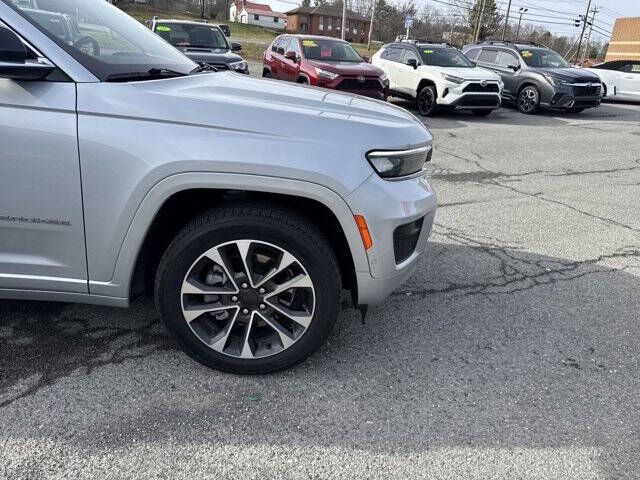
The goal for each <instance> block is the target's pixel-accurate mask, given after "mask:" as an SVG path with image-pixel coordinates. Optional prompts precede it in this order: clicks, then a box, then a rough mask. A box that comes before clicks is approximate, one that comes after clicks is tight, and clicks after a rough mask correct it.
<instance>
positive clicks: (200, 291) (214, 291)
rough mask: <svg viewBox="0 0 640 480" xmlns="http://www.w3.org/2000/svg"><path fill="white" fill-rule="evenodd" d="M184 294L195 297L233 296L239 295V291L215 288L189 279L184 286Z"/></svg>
mask: <svg viewBox="0 0 640 480" xmlns="http://www.w3.org/2000/svg"><path fill="white" fill-rule="evenodd" d="M182 293H183V294H187V293H189V294H194V295H232V294H235V293H238V291H237V290H228V289H226V288H220V287H214V286H211V285H207V284H205V283H202V282H200V281H198V280H196V279H194V278H189V279H187V280H186V281H185V282H184V284H183V285H182Z"/></svg>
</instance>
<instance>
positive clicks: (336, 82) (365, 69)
mask: <svg viewBox="0 0 640 480" xmlns="http://www.w3.org/2000/svg"><path fill="white" fill-rule="evenodd" d="M262 76H263V77H270V78H277V79H279V80H287V81H289V82H297V83H306V84H308V85H317V86H319V87H325V88H334V89H336V90H341V91H344V92H351V93H357V94H358V95H364V96H367V97H371V98H377V99H379V100H386V98H387V90H388V88H389V80H388V79H387V76H386V74H385V73H384V72H383V71H382V69H380V68H378V67H375V66H373V65H371V64H370V63H366V62H365V61H364V60H363V59H362V57H361V56H360V55H359V54H358V52H356V51H355V50H354V49H353V47H352V46H351V45H350V44H349V43H348V42H345V41H344V40H339V39H336V38H330V37H318V36H309V35H280V36H279V37H278V38H276V39H275V40H274V41H273V43H272V44H271V45H270V46H269V48H267V50H266V51H265V52H264V58H263V67H262Z"/></svg>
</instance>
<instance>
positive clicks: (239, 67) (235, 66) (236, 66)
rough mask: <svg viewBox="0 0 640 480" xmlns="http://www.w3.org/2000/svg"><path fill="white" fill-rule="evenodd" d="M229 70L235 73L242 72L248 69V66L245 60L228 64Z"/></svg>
mask: <svg viewBox="0 0 640 480" xmlns="http://www.w3.org/2000/svg"><path fill="white" fill-rule="evenodd" d="M229 68H231V70H235V71H237V72H244V71H245V70H246V69H247V68H249V64H248V63H247V62H246V61H245V60H240V61H239V62H233V63H230V64H229Z"/></svg>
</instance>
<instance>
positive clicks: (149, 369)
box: [0, 103, 640, 480]
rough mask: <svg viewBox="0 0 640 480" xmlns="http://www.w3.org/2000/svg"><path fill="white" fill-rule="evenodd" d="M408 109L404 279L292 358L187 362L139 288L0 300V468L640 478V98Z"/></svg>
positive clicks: (107, 473) (61, 474) (97, 473)
mask: <svg viewBox="0 0 640 480" xmlns="http://www.w3.org/2000/svg"><path fill="white" fill-rule="evenodd" d="M399 104H400V105H405V106H408V104H404V103H399ZM426 123H427V124H428V125H429V127H430V128H431V131H432V132H433V135H434V144H435V153H434V156H433V164H432V166H431V179H432V183H433V185H434V187H435V189H436V190H437V192H438V195H439V203H440V207H439V210H438V213H437V219H436V222H435V226H434V231H433V235H432V237H431V240H430V243H429V246H428V248H427V250H426V252H425V254H424V256H423V258H422V260H421V261H420V263H419V266H418V268H417V270H416V272H415V274H414V275H413V277H412V278H411V279H410V280H409V282H408V283H407V284H406V285H404V286H403V287H402V288H401V289H400V290H399V291H397V292H396V293H395V294H394V295H393V296H392V297H390V298H389V299H388V300H387V301H385V302H384V303H383V304H382V305H380V306H378V307H375V308H373V309H371V311H370V313H369V316H368V318H367V323H366V325H363V324H362V323H361V322H360V318H359V315H358V314H357V313H356V312H355V311H354V310H353V309H345V311H344V312H343V313H342V314H341V316H340V318H339V321H338V324H337V326H336V328H335V330H334V332H333V334H332V335H331V337H330V339H329V342H328V344H327V345H326V346H324V347H323V348H322V349H321V350H320V351H318V352H317V353H316V354H315V355H314V356H313V357H312V358H310V359H309V360H308V361H306V362H304V363H303V364H302V365H300V366H298V367H296V368H294V369H292V370H289V371H286V372H283V373H279V374H274V375H268V376H255V377H242V376H234V375H225V374H221V373H217V372H215V371H211V370H209V369H207V368H205V367H203V366H201V365H199V364H197V363H195V362H193V361H192V360H190V359H189V358H188V357H186V356H185V355H184V354H182V353H181V352H180V350H178V348H177V347H176V345H175V344H174V342H173V341H172V340H171V339H170V338H169V337H168V336H167V334H166V333H165V332H164V330H163V328H162V327H161V325H160V324H159V320H158V315H157V313H156V312H155V310H154V307H153V302H152V300H151V299H150V298H142V299H140V300H137V301H136V302H135V304H134V305H133V307H132V308H131V309H130V310H119V309H112V308H104V307H94V306H82V305H70V304H56V303H39V302H21V301H0V372H1V376H0V459H1V461H0V478H11V479H14V478H16V479H23V478H24V479H40V478H92V479H93V478H100V479H107V478H167V479H181V478H185V479H192V478H214V479H307V478H316V479H349V480H355V479H364V478H367V479H369V478H372V479H427V478H428V479H439V478H456V479H458V478H473V479H488V478H509V479H520V478H522V479H529V478H539V479H569V478H571V479H596V478H597V479H600V478H638V476H639V475H640V474H639V473H638V472H640V347H639V345H640V202H639V198H640V105H618V104H605V105H603V106H601V107H600V108H597V109H593V110H587V111H585V112H583V113H581V114H550V113H545V114H540V115H536V116H525V115H522V114H520V113H518V112H516V111H514V110H511V109H508V108H504V109H501V110H499V111H498V112H495V113H494V114H492V115H491V116H489V117H488V118H476V117H474V116H472V115H470V114H466V113H450V114H444V115H442V116H439V117H437V118H432V119H431V118H430V119H427V120H426Z"/></svg>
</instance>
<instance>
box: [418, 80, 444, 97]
mask: <svg viewBox="0 0 640 480" xmlns="http://www.w3.org/2000/svg"><path fill="white" fill-rule="evenodd" d="M427 86H431V87H433V88H434V89H435V90H436V100H437V98H438V95H439V92H438V86H437V85H436V82H434V81H433V80H431V79H429V78H422V79H420V83H418V88H417V89H416V98H417V97H418V94H419V93H420V90H422V89H423V88H424V87H427Z"/></svg>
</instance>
